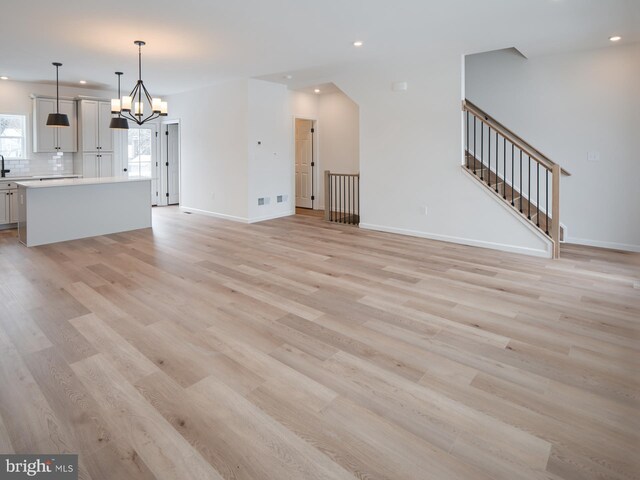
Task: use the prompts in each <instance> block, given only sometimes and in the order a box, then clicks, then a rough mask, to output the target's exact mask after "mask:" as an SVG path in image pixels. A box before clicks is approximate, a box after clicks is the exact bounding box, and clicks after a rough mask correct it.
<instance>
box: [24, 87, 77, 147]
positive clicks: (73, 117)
mask: <svg viewBox="0 0 640 480" xmlns="http://www.w3.org/2000/svg"><path fill="white" fill-rule="evenodd" d="M55 112H56V99H55V98H49V97H35V98H34V99H33V151H34V152H35V153H48V152H51V153H56V152H65V153H73V152H77V151H78V122H77V105H76V101H75V100H67V99H61V100H60V113H66V114H67V116H68V117H69V124H70V125H69V126H68V127H47V117H48V116H49V114H50V113H55Z"/></svg>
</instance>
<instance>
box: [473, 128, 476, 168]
mask: <svg viewBox="0 0 640 480" xmlns="http://www.w3.org/2000/svg"><path fill="white" fill-rule="evenodd" d="M473 174H474V175H476V116H475V115H474V116H473Z"/></svg>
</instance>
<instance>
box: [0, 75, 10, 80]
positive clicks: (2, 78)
mask: <svg viewBox="0 0 640 480" xmlns="http://www.w3.org/2000/svg"><path fill="white" fill-rule="evenodd" d="M0 80H9V77H5V76H4V75H3V76H1V77H0Z"/></svg>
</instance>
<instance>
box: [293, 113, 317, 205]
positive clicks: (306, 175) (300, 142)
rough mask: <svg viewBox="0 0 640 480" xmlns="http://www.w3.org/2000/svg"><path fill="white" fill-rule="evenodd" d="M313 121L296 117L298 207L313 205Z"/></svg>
mask: <svg viewBox="0 0 640 480" xmlns="http://www.w3.org/2000/svg"><path fill="white" fill-rule="evenodd" d="M312 128H313V122H312V121H311V120H301V119H296V207H302V208H312V207H313V200H312V198H311V197H312V195H313V172H312V168H313V167H312V166H311V162H312V158H313V152H312V149H313V143H312V139H313V133H312Z"/></svg>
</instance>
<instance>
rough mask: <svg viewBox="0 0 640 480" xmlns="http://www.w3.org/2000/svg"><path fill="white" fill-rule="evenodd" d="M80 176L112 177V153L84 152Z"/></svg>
mask: <svg viewBox="0 0 640 480" xmlns="http://www.w3.org/2000/svg"><path fill="white" fill-rule="evenodd" d="M82 176H83V177H84V178H100V177H113V176H114V172H113V153H108V152H104V153H84V154H83V155H82Z"/></svg>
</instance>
